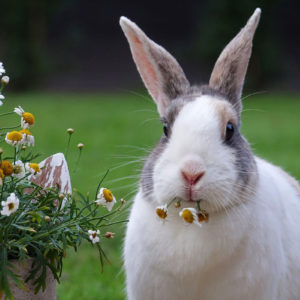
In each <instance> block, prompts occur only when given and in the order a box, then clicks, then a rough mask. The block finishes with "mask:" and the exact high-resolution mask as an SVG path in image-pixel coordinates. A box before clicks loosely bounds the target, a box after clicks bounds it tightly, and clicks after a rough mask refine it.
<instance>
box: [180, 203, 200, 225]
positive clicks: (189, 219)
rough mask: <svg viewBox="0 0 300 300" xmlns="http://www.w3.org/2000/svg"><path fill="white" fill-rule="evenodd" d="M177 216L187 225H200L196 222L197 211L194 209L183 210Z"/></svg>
mask: <svg viewBox="0 0 300 300" xmlns="http://www.w3.org/2000/svg"><path fill="white" fill-rule="evenodd" d="M179 216H180V217H181V218H182V219H183V220H184V221H185V222H186V223H189V224H192V223H193V224H197V225H199V226H201V223H200V222H199V220H198V215H197V210H196V209H195V208H192V207H189V208H184V209H182V210H181V211H180V213H179Z"/></svg>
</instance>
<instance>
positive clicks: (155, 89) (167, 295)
mask: <svg viewBox="0 0 300 300" xmlns="http://www.w3.org/2000/svg"><path fill="white" fill-rule="evenodd" d="M260 14H261V10H260V9H259V8H257V9H256V10H255V11H254V13H253V15H252V16H251V17H250V19H249V20H248V22H247V24H246V25H245V27H243V28H242V29H241V30H240V32H239V33H238V34H237V35H236V36H235V38H234V39H233V40H231V42H230V43H229V44H228V45H227V46H226V47H225V48H224V50H223V51H222V53H221V55H220V57H219V58H218V60H217V62H216V64H215V66H214V68H213V71H212V74H211V77H210V80H209V84H208V85H204V86H200V87H197V86H191V85H190V83H189V81H188V80H187V78H186V76H185V74H184V72H183V70H182V69H181V67H180V66H179V64H178V62H177V61H176V60H175V58H173V57H172V56H171V54H170V53H168V52H167V51H166V50H165V49H164V48H162V47H161V46H159V45H158V44H156V43H155V42H153V41H152V40H151V39H149V38H148V37H147V36H146V35H145V33H144V32H143V31H142V30H141V29H140V28H139V27H138V26H137V25H136V24H135V23H133V22H131V21H130V20H129V19H127V18H126V17H121V18H120V25H121V27H122V30H123V31H124V34H125V36H126V38H127V40H128V42H129V46H130V49H131V52H132V56H133V59H134V61H135V63H136V66H137V69H138V71H139V73H140V75H141V77H142V80H143V82H144V84H145V86H146V88H147V89H148V91H149V93H150V95H151V96H152V98H153V100H154V102H155V103H156V106H157V110H158V113H159V115H160V118H161V121H162V124H163V132H162V136H161V138H160V141H159V142H158V144H157V146H156V147H155V148H154V150H153V151H152V152H151V154H150V155H149V157H148V158H147V160H146V162H145V165H144V167H143V170H142V172H141V180H140V185H139V190H138V192H137V194H136V196H135V198H134V203H133V206H132V208H131V212H130V216H129V222H128V224H127V229H126V235H125V242H124V252H123V254H124V268H125V273H126V291H127V298H128V299H129V300H183V299H187V300H199V299H209V300H214V299H222V300H225V299H228V300H236V299H243V300H248V299H249V300H250V299H251V300H254V299H256V300H260V299H264V300H273V299H282V300H288V299H293V300H294V299H300V281H299V280H300V187H299V185H298V182H297V181H296V180H295V179H294V178H292V177H291V176H290V175H289V174H288V173H286V172H284V171H283V170H282V169H280V168H279V167H276V166H274V165H272V164H271V163H269V162H267V161H265V160H263V159H261V158H258V157H256V156H254V155H253V153H252V151H251V149H250V146H249V144H248V142H247V140H246V139H245V138H244V137H243V136H242V135H241V133H240V127H241V111H242V102H241V94H242V87H243V83H244V78H245V74H246V70H247V66H248V61H249V58H250V55H251V49H252V40H253V36H254V32H255V30H256V27H257V25H258V22H259V19H260ZM172 199H180V203H181V208H179V210H180V209H184V208H195V207H196V205H197V204H198V203H200V205H201V209H204V210H205V211H206V212H207V213H208V214H209V221H208V222H207V223H203V224H202V223H201V224H200V225H202V226H201V227H200V226H197V224H187V223H185V222H184V221H183V219H182V218H180V216H179V211H178V208H176V207H175V206H174V205H170V206H169V207H168V210H167V218H166V219H165V220H163V219H160V218H159V217H158V216H157V215H156V213H155V211H156V209H157V207H159V206H164V207H166V206H165V205H166V204H167V203H170V201H172ZM199 201H200V202H199ZM198 225H199V224H198Z"/></svg>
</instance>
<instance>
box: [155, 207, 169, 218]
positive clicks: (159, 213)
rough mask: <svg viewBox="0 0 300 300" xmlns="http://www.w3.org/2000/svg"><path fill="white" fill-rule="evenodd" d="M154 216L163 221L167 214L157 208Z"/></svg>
mask: <svg viewBox="0 0 300 300" xmlns="http://www.w3.org/2000/svg"><path fill="white" fill-rule="evenodd" d="M156 214H157V215H158V216H159V217H160V218H161V219H165V218H166V217H167V215H168V214H167V212H166V211H165V210H163V209H162V208H157V209H156Z"/></svg>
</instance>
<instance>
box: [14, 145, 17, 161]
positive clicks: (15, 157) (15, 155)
mask: <svg viewBox="0 0 300 300" xmlns="http://www.w3.org/2000/svg"><path fill="white" fill-rule="evenodd" d="M16 159H17V146H16V147H15V154H14V165H15V163H16Z"/></svg>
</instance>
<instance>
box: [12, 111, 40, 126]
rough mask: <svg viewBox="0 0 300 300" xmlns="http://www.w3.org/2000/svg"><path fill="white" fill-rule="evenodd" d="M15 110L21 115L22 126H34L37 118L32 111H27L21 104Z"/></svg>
mask: <svg viewBox="0 0 300 300" xmlns="http://www.w3.org/2000/svg"><path fill="white" fill-rule="evenodd" d="M14 112H15V113H16V114H18V115H19V116H21V117H22V118H21V127H22V128H23V129H26V128H28V127H30V126H33V124H34V121H35V118H34V115H33V114H32V113H30V112H25V111H24V109H23V108H22V107H21V106H19V107H16V108H15V109H14Z"/></svg>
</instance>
